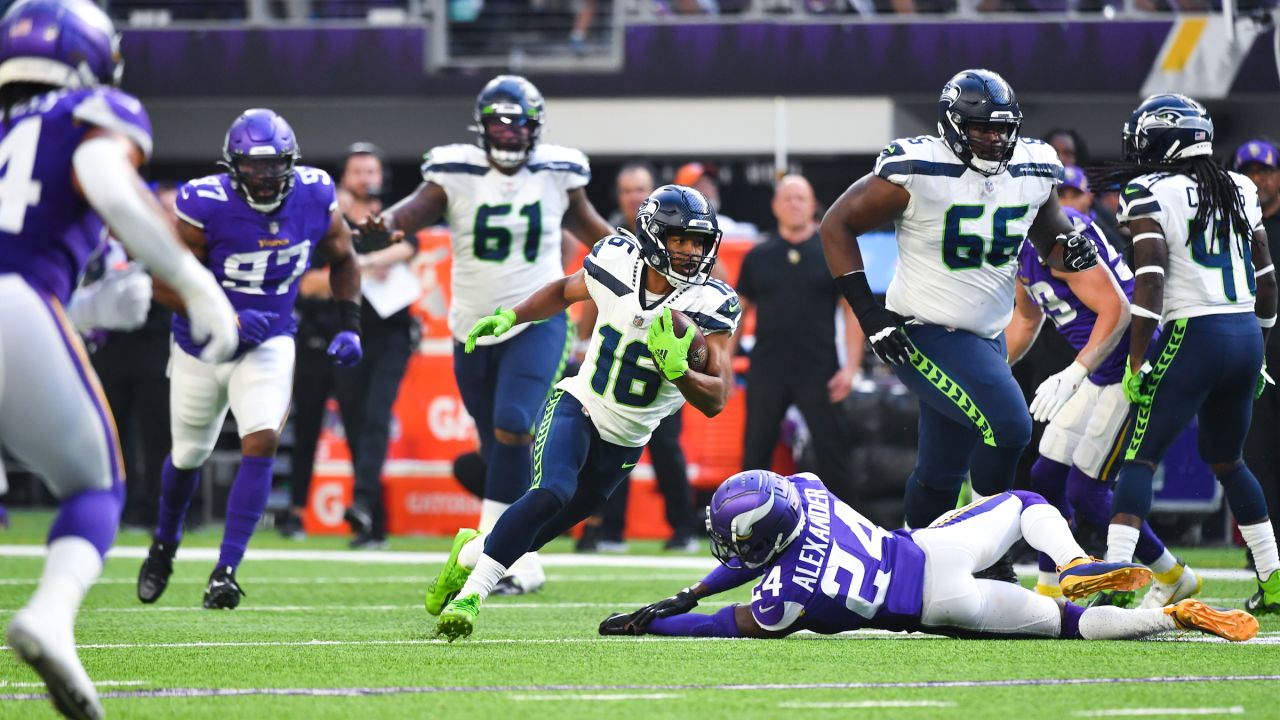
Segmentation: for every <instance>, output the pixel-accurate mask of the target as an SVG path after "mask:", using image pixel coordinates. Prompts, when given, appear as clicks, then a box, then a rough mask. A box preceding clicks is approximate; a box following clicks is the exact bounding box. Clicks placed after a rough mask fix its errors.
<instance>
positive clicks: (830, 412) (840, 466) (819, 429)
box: [742, 365, 857, 503]
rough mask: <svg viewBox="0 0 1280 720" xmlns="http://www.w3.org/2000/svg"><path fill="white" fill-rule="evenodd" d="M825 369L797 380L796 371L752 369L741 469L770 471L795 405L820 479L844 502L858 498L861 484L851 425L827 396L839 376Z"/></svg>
mask: <svg viewBox="0 0 1280 720" xmlns="http://www.w3.org/2000/svg"><path fill="white" fill-rule="evenodd" d="M835 372H836V371H835V369H834V368H832V369H831V372H830V373H827V372H824V371H822V370H821V369H820V370H818V371H815V372H812V373H809V374H805V375H796V374H794V373H795V369H794V368H791V369H787V368H766V367H759V366H756V365H753V366H752V367H751V372H750V374H749V375H748V376H747V428H746V432H745V433H744V440H743V446H744V447H743V450H742V467H743V469H744V470H768V469H769V468H770V466H771V465H772V462H773V448H774V446H775V445H777V444H778V434H779V432H780V431H781V428H782V420H783V418H784V417H785V416H786V414H787V407H788V406H790V405H795V406H796V407H797V408H799V410H800V414H801V415H802V416H803V417H804V422H805V425H807V426H808V427H809V435H810V436H811V437H812V438H813V447H814V451H815V452H816V455H817V464H818V467H817V468H816V471H817V473H818V477H820V478H822V481H823V482H824V483H826V485H827V487H828V488H830V489H831V492H832V493H834V494H835V495H836V496H837V497H839V498H840V499H841V500H844V501H845V502H847V503H852V502H854V501H855V500H856V498H857V484H856V481H855V479H854V477H853V466H852V463H851V462H850V459H849V458H850V446H849V437H848V435H849V433H848V429H847V425H848V423H847V422H846V420H845V417H844V414H843V413H842V412H841V408H840V406H839V405H835V404H832V402H831V400H830V398H829V396H828V394H827V381H828V380H830V379H831V376H832V375H834V374H835Z"/></svg>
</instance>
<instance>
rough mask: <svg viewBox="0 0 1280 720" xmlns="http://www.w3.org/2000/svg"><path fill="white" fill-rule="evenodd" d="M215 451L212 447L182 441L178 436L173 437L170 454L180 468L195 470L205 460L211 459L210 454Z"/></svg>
mask: <svg viewBox="0 0 1280 720" xmlns="http://www.w3.org/2000/svg"><path fill="white" fill-rule="evenodd" d="M212 453H213V448H212V447H205V446H203V445H198V444H196V443H193V442H190V441H181V440H179V439H177V438H174V439H173V450H172V451H170V453H169V456H170V458H172V460H173V466H174V467H175V468H178V469H179V470H195V469H197V468H199V467H200V466H201V465H204V461H205V460H208V459H209V455H211V454H212Z"/></svg>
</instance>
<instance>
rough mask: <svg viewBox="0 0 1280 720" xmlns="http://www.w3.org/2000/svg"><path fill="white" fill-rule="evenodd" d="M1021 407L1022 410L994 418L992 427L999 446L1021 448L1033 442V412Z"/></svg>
mask: <svg viewBox="0 0 1280 720" xmlns="http://www.w3.org/2000/svg"><path fill="white" fill-rule="evenodd" d="M1019 409H1020V410H1021V411H1022V412H1020V413H1014V412H1010V413H1006V414H1005V416H1004V417H998V418H992V420H991V429H992V430H993V431H994V432H995V441H996V446H997V447H1002V448H1011V449H1019V450H1021V449H1022V448H1025V447H1026V446H1028V445H1030V444H1031V414H1030V413H1029V412H1027V410H1026V408H1021V407H1020V408H1019Z"/></svg>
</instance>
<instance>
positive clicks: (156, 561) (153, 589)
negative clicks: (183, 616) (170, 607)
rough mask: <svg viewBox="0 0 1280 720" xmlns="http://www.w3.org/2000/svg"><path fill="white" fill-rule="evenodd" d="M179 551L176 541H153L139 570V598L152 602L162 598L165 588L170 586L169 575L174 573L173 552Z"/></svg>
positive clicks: (145, 601)
mask: <svg viewBox="0 0 1280 720" xmlns="http://www.w3.org/2000/svg"><path fill="white" fill-rule="evenodd" d="M177 551H178V546H177V545H176V544H174V543H162V542H160V541H159V540H152V541H151V549H150V550H148V551H147V559H146V560H143V561H142V568H141V569H140V570H138V599H139V600H141V601H142V602H144V603H147V604H150V603H153V602H155V601H157V600H159V599H160V596H161V595H163V594H164V589H165V588H167V587H169V576H170V575H172V574H173V554H174V553H176V552H177Z"/></svg>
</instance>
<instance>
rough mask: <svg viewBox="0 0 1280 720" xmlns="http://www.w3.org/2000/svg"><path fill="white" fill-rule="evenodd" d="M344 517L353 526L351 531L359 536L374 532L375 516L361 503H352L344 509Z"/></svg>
mask: <svg viewBox="0 0 1280 720" xmlns="http://www.w3.org/2000/svg"><path fill="white" fill-rule="evenodd" d="M342 519H343V520H346V521H347V524H348V525H350V526H351V532H353V533H355V535H356V536H357V537H358V536H360V535H368V534H370V533H371V532H373V516H372V515H370V514H369V511H368V510H365V509H364V508H362V507H360V506H359V505H352V506H350V507H348V508H347V509H346V510H343V511H342Z"/></svg>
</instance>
